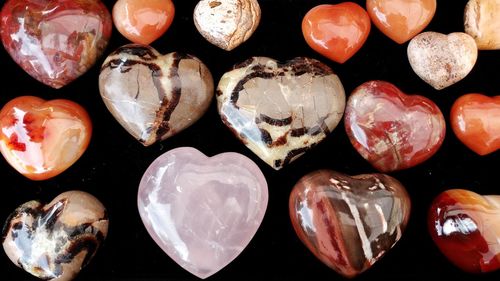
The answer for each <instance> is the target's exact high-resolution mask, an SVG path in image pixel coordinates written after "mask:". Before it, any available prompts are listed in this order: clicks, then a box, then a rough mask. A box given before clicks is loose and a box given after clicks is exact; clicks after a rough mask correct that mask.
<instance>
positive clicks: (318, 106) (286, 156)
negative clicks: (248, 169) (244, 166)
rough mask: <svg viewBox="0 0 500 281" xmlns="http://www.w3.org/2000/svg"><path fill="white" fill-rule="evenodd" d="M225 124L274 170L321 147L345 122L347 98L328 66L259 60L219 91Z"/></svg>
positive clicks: (240, 68)
mask: <svg viewBox="0 0 500 281" xmlns="http://www.w3.org/2000/svg"><path fill="white" fill-rule="evenodd" d="M217 101H218V108H219V113H220V115H221V117H222V120H223V122H224V123H225V124H226V125H227V126H228V127H229V128H230V129H231V130H232V131H233V132H234V134H235V135H236V136H237V137H238V138H239V139H240V140H241V141H242V142H243V143H244V144H245V145H246V146H247V147H248V148H249V149H250V150H252V151H253V152H254V153H255V154H257V155H258V156H259V157H260V158H261V159H262V160H264V161H265V162H266V163H267V164H269V165H270V166H271V167H273V168H275V169H280V168H282V167H283V166H285V165H286V164H288V163H290V162H292V161H293V160H295V159H297V158H298V157H299V156H301V155H302V154H304V153H305V152H306V151H307V150H309V149H310V148H312V147H313V146H315V145H316V144H318V143H319V142H321V141H322V140H323V139H324V138H325V137H326V136H327V135H328V134H329V133H330V132H331V131H332V130H333V129H335V127H336V126H337V124H338V123H339V122H340V119H341V118H342V115H343V113H344V107H345V94H344V88H343V86H342V83H341V82H340V79H339V77H338V76H337V75H335V73H333V71H332V70H331V69H330V68H329V67H328V66H326V65H325V64H323V63H321V62H319V61H317V60H314V59H309V58H295V59H293V60H291V61H289V62H287V63H284V64H280V63H278V62H277V61H275V60H273V59H270V58H265V57H254V58H251V59H249V60H247V61H245V62H243V63H241V64H239V65H236V66H235V67H234V69H233V70H232V71H230V72H227V73H225V74H224V76H223V77H222V78H221V80H220V82H219V86H218V89H217Z"/></svg>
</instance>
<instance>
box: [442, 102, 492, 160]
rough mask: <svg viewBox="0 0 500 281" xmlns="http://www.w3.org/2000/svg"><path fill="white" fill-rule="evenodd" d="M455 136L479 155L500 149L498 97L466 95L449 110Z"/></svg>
mask: <svg viewBox="0 0 500 281" xmlns="http://www.w3.org/2000/svg"><path fill="white" fill-rule="evenodd" d="M451 125H452V128H453V131H454V132H455V135H456V136H457V137H458V138H459V139H460V140H461V141H462V142H463V143H464V144H465V145H467V147H469V148H470V149H472V150H473V151H474V152H476V153H477V154H479V155H486V154H489V153H492V152H495V151H497V150H498V149H500V96H496V97H488V96H485V95H481V94H468V95H465V96H462V97H460V98H458V99H457V101H455V103H454V104H453V107H452V109H451Z"/></svg>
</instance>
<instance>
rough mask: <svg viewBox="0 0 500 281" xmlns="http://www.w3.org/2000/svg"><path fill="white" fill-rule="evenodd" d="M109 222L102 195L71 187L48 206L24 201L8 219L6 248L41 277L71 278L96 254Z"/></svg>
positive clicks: (61, 280)
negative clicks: (97, 195) (98, 198)
mask: <svg viewBox="0 0 500 281" xmlns="http://www.w3.org/2000/svg"><path fill="white" fill-rule="evenodd" d="M108 223H109V221H108V218H107V213H106V209H105V208H104V206H103V205H102V204H101V202H99V200H97V199H96V198H95V197H94V196H92V195H90V194H88V193H85V192H81V191H69V192H65V193H62V194H61V195H59V196H57V197H56V198H55V199H54V200H52V202H50V203H49V204H47V205H44V204H42V203H40V202H38V201H30V202H27V203H25V204H23V205H21V206H19V207H18V208H17V209H16V210H15V211H14V213H12V214H11V215H10V217H9V219H8V220H7V222H6V224H5V227H4V230H3V236H2V237H3V241H2V243H3V249H4V250H5V253H6V254H7V256H8V257H9V259H10V260H11V261H12V262H13V263H14V264H16V265H17V266H19V267H20V268H22V269H24V270H25V271H27V272H29V273H31V274H33V275H34V276H36V277H38V278H40V279H43V280H54V281H69V280H72V279H73V278H74V277H75V276H76V275H77V274H78V273H79V272H80V270H81V269H82V268H83V267H85V266H86V265H87V264H88V263H89V262H90V260H91V259H92V257H93V256H94V255H95V253H96V252H97V250H98V249H99V247H100V245H101V243H102V242H103V241H104V239H105V238H106V235H107V234H108Z"/></svg>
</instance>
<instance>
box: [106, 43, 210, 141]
mask: <svg viewBox="0 0 500 281" xmlns="http://www.w3.org/2000/svg"><path fill="white" fill-rule="evenodd" d="M99 89H100V92H101V96H102V99H103V101H104V103H105V104H106V107H107V108H108V109H109V111H110V112H111V114H113V116H114V117H115V118H116V120H117V121H118V122H119V123H120V124H121V125H122V126H123V127H124V128H125V129H126V130H127V131H128V132H129V133H130V134H131V135H132V136H133V137H134V138H136V139H137V140H138V141H140V142H141V143H142V144H143V145H145V146H148V145H151V144H153V143H155V142H157V141H160V140H165V139H167V138H169V137H171V136H173V135H175V134H177V133H179V132H180V131H182V130H184V129H185V128H187V127H189V126H191V125H192V124H193V123H194V122H196V121H197V120H198V119H200V118H201V117H202V116H203V114H204V113H205V112H206V111H207V109H208V107H209V106H210V102H211V101H212V99H213V96H214V82H213V80H212V74H211V73H210V70H208V68H207V67H206V66H205V64H203V62H201V61H200V60H199V59H198V58H196V57H193V56H191V55H187V54H181V53H177V52H174V53H170V54H167V55H161V54H160V53H158V52H157V51H156V50H155V49H153V48H151V47H149V46H145V45H134V44H132V45H125V46H122V47H120V48H118V49H117V50H116V51H115V52H113V53H112V54H110V55H109V56H108V58H107V59H106V60H105V61H104V64H103V66H102V68H101V73H100V75H99Z"/></svg>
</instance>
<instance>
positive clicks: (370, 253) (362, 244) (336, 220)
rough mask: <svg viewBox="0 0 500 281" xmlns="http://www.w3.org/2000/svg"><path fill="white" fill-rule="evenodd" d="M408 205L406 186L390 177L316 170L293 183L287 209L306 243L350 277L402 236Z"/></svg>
mask: <svg viewBox="0 0 500 281" xmlns="http://www.w3.org/2000/svg"><path fill="white" fill-rule="evenodd" d="M410 205H411V203H410V198H409V197H408V194H407V193H406V190H405V188H404V187H403V186H402V185H401V183H400V182H399V181H397V180H396V179H394V178H392V177H390V176H387V175H383V174H369V175H358V176H354V177H350V176H347V175H344V174H341V173H338V172H334V171H331V170H320V171H316V172H312V173H310V174H308V175H306V176H304V177H303V178H302V179H300V180H299V182H298V183H297V184H296V185H295V187H294V189H293V190H292V193H291V195H290V202H289V211H290V218H291V220H292V225H293V228H294V229H295V232H296V233H297V235H298V236H299V238H300V239H301V240H302V242H303V243H304V244H305V245H306V246H307V248H309V250H310V251H311V252H312V253H313V254H314V255H315V256H316V257H317V258H318V259H320V260H321V261H322V262H323V263H325V264H326V265H327V266H329V267H330V268H332V269H333V270H335V271H337V272H338V273H340V274H342V275H344V276H346V277H354V276H356V275H358V274H360V273H362V272H363V271H365V270H367V269H368V268H369V267H370V266H372V265H373V264H374V263H375V262H376V261H377V260H379V259H380V258H381V257H382V256H383V255H384V254H385V253H386V252H387V251H388V250H389V249H391V248H392V247H393V246H394V245H395V244H396V242H397V241H398V240H399V239H400V238H401V235H402V234H403V231H404V229H405V227H406V224H407V222H408V218H409V215H410Z"/></svg>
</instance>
